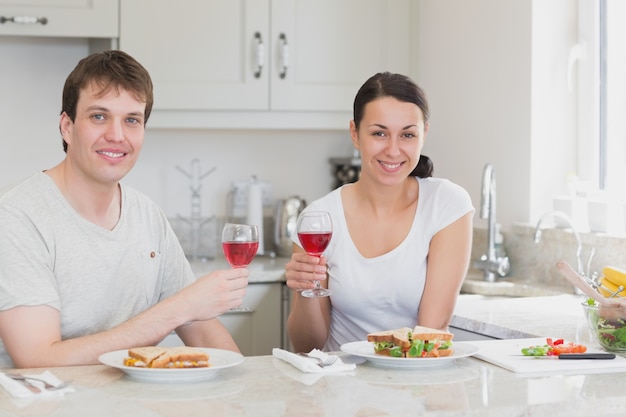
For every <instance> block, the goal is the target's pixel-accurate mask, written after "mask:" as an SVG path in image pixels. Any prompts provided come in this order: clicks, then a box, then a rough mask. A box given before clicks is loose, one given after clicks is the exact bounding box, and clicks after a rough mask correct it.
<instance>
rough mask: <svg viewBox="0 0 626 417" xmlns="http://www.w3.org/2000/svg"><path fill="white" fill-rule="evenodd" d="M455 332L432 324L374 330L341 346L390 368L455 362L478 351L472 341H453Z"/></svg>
mask: <svg viewBox="0 0 626 417" xmlns="http://www.w3.org/2000/svg"><path fill="white" fill-rule="evenodd" d="M453 338H454V335H453V334H452V333H449V332H445V331H442V330H438V329H432V328H430V327H424V326H415V327H414V328H410V327H401V328H398V329H392V330H386V331H381V332H375V333H370V334H368V335H367V341H360V342H351V343H346V344H344V345H342V346H341V350H342V351H343V352H345V353H349V354H350V355H354V356H360V357H362V358H365V359H367V360H368V361H369V362H371V363H372V364H373V365H377V366H382V367H386V368H402V369H409V368H428V367H435V366H443V365H447V364H450V363H452V362H453V361H454V360H455V359H459V358H465V357H468V356H472V355H474V354H475V353H476V352H478V348H477V347H475V346H473V345H471V344H468V343H453V342H452V339H453Z"/></svg>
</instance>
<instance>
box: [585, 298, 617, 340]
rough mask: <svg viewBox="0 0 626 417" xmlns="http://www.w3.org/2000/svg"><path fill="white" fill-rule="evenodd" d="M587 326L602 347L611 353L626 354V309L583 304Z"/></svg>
mask: <svg viewBox="0 0 626 417" xmlns="http://www.w3.org/2000/svg"><path fill="white" fill-rule="evenodd" d="M582 307H583V310H584V311H585V316H586V317H587V325H588V326H589V329H590V330H591V333H592V334H593V335H594V337H595V338H596V340H597V341H598V343H600V345H601V346H602V347H603V348H604V349H606V350H608V351H611V352H626V307H624V306H620V307H601V306H599V305H597V304H593V305H590V304H588V303H587V302H584V303H582Z"/></svg>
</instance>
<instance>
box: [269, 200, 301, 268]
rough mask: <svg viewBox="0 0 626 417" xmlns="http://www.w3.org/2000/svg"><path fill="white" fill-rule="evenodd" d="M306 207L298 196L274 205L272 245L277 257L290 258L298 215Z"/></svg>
mask: <svg viewBox="0 0 626 417" xmlns="http://www.w3.org/2000/svg"><path fill="white" fill-rule="evenodd" d="M305 207H306V201H305V200H304V199H302V198H300V197H298V196H295V195H294V196H291V197H289V198H286V199H284V200H280V201H279V202H278V204H277V205H276V217H275V223H274V225H275V227H274V244H275V245H276V254H277V255H278V256H291V248H292V240H291V238H292V237H293V236H295V235H296V233H297V232H296V222H297V220H298V215H299V214H300V213H301V212H302V210H304V208H305Z"/></svg>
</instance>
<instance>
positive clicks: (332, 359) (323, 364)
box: [298, 352, 337, 368]
mask: <svg viewBox="0 0 626 417" xmlns="http://www.w3.org/2000/svg"><path fill="white" fill-rule="evenodd" d="M298 355H300V356H304V357H305V358H309V359H313V360H314V361H315V363H316V364H317V366H319V367H320V368H324V367H326V366H331V365H332V364H333V363H335V361H337V356H335V355H328V356H327V357H326V359H324V360H322V359H321V358H318V357H316V356H311V355H309V354H308V353H306V352H298Z"/></svg>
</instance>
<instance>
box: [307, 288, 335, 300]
mask: <svg viewBox="0 0 626 417" xmlns="http://www.w3.org/2000/svg"><path fill="white" fill-rule="evenodd" d="M331 294H332V292H331V291H330V290H327V289H325V288H314V289H312V290H304V291H302V292H301V293H300V295H302V296H303V297H307V298H319V297H328V296H329V295H331Z"/></svg>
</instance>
